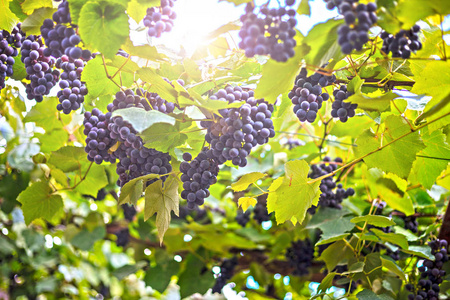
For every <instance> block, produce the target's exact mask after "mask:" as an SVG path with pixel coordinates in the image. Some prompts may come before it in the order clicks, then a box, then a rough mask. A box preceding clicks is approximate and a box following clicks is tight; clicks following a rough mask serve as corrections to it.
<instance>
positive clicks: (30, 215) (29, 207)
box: [17, 181, 63, 225]
mask: <svg viewBox="0 0 450 300" xmlns="http://www.w3.org/2000/svg"><path fill="white" fill-rule="evenodd" d="M17 201H19V202H20V203H22V211H23V216H24V217H25V222H26V223H27V225H28V224H30V223H31V221H33V220H34V219H37V218H44V219H46V220H48V221H50V220H51V219H52V218H53V217H54V216H55V215H56V214H57V213H58V212H60V211H62V208H63V201H62V198H61V196H60V195H52V189H51V188H50V186H49V185H48V183H47V182H44V181H38V182H35V183H33V184H32V185H30V186H29V187H28V188H27V189H26V190H24V191H23V192H21V193H20V194H19V196H18V197H17Z"/></svg>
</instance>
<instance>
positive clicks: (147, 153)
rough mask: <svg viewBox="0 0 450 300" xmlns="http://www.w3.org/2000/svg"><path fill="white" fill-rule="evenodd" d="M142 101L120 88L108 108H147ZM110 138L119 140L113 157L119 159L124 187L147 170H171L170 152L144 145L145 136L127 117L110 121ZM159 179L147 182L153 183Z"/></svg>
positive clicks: (119, 181)
mask: <svg viewBox="0 0 450 300" xmlns="http://www.w3.org/2000/svg"><path fill="white" fill-rule="evenodd" d="M143 103H146V100H145V99H143V98H141V97H140V96H138V95H135V94H134V92H133V91H132V90H130V89H127V90H125V91H124V92H122V91H119V92H117V93H116V97H115V99H114V101H113V103H111V104H109V105H108V111H110V112H113V111H115V110H116V109H121V108H128V107H137V108H141V109H145V107H144V105H143ZM108 129H109V131H110V138H111V139H113V140H116V141H118V142H119V143H120V145H119V146H118V148H117V150H115V151H114V152H113V153H112V154H111V157H112V158H114V159H118V160H119V162H118V163H117V168H116V172H117V174H118V175H119V179H118V181H117V184H118V185H119V186H120V187H122V186H123V185H124V184H125V183H127V182H128V181H130V180H132V179H134V178H137V177H140V176H144V175H147V174H160V175H162V174H167V173H169V172H171V171H172V166H171V165H170V159H171V157H170V155H169V154H168V153H163V152H160V151H157V150H155V149H150V148H147V147H144V146H143V142H142V138H141V137H138V136H137V131H136V130H135V129H134V128H133V126H132V125H131V124H130V123H128V122H127V121H124V120H123V118H122V117H120V116H117V117H113V118H111V121H110V122H109V124H108ZM162 179H163V180H165V178H164V177H163V178H162ZM156 180H157V179H153V180H150V181H148V182H147V185H150V184H151V183H153V182H154V181H156Z"/></svg>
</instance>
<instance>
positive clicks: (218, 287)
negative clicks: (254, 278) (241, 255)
mask: <svg viewBox="0 0 450 300" xmlns="http://www.w3.org/2000/svg"><path fill="white" fill-rule="evenodd" d="M237 264H238V259H237V258H236V257H233V258H231V259H224V260H223V262H222V263H221V264H220V273H219V275H218V277H217V279H216V283H215V284H214V286H213V288H212V292H213V293H222V289H223V287H224V286H225V285H226V284H227V281H228V280H230V279H231V277H233V274H234V268H235V267H236V266H237Z"/></svg>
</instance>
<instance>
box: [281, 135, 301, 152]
mask: <svg viewBox="0 0 450 300" xmlns="http://www.w3.org/2000/svg"><path fill="white" fill-rule="evenodd" d="M304 144H305V143H304V142H303V141H301V140H299V139H295V138H289V139H288V140H287V142H286V143H285V144H284V145H287V146H288V147H289V150H292V149H294V148H296V147H298V146H303V145H304Z"/></svg>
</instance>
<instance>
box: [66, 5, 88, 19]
mask: <svg viewBox="0 0 450 300" xmlns="http://www.w3.org/2000/svg"><path fill="white" fill-rule="evenodd" d="M88 1H89V0H71V1H70V2H69V10H70V18H71V19H72V24H78V19H79V18H80V11H81V8H82V7H83V5H85V4H86V3H87V2H88Z"/></svg>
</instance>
